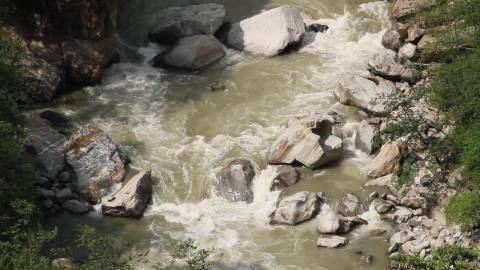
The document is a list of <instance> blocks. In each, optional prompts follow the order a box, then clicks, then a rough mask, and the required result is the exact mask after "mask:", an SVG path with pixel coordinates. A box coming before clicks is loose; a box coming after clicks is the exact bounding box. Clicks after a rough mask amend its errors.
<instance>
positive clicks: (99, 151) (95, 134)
mask: <svg viewBox="0 0 480 270" xmlns="http://www.w3.org/2000/svg"><path fill="white" fill-rule="evenodd" d="M66 160H67V163H68V164H69V165H70V166H72V169H73V171H74V172H75V174H76V176H77V179H76V182H75V183H74V185H75V188H76V191H77V192H78V193H80V194H82V195H85V196H86V199H88V200H91V201H93V202H99V200H100V198H101V197H102V196H103V195H105V194H106V193H107V192H108V189H109V188H110V186H111V185H112V184H113V183H119V182H121V181H123V179H124V178H125V176H126V164H127V162H128V157H127V155H126V154H124V153H123V152H122V151H121V150H120V147H119V146H118V145H117V144H115V143H114V142H113V141H112V139H111V138H110V137H109V136H108V135H107V134H105V133H104V132H103V131H101V130H100V129H98V128H94V127H91V126H84V127H81V128H79V129H78V130H77V131H76V132H75V133H74V134H72V136H71V137H70V138H69V139H68V142H67V149H66Z"/></svg>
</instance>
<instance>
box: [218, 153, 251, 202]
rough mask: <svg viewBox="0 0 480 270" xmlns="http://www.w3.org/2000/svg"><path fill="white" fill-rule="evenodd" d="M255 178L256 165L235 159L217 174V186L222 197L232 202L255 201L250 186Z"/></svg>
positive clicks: (246, 160)
mask: <svg viewBox="0 0 480 270" xmlns="http://www.w3.org/2000/svg"><path fill="white" fill-rule="evenodd" d="M254 177H255V165H254V164H253V162H252V161H250V160H248V159H241V158H238V159H233V160H232V161H230V162H228V164H227V165H226V166H225V167H224V168H223V169H222V170H221V171H220V172H218V173H217V176H216V180H217V181H216V185H217V189H218V192H219V194H220V196H222V197H223V198H225V199H227V200H228V201H231V202H238V201H246V202H248V203H250V202H252V201H253V192H252V190H251V189H250V184H251V182H252V180H253V178H254Z"/></svg>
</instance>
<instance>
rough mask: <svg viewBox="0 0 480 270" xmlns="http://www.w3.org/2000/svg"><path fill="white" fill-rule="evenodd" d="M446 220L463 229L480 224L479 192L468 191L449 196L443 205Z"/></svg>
mask: <svg viewBox="0 0 480 270" xmlns="http://www.w3.org/2000/svg"><path fill="white" fill-rule="evenodd" d="M444 211H445V216H446V218H447V221H449V222H452V223H456V224H461V225H462V227H463V228H465V229H472V228H475V227H477V226H479V225H480V192H479V191H470V192H464V193H460V194H458V195H456V196H454V197H451V198H450V199H449V200H448V202H447V203H446V204H445V206H444Z"/></svg>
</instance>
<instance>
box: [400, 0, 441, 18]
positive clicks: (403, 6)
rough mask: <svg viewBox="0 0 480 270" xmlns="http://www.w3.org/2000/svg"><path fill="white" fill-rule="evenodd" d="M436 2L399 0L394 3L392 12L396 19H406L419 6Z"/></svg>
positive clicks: (429, 0)
mask: <svg viewBox="0 0 480 270" xmlns="http://www.w3.org/2000/svg"><path fill="white" fill-rule="evenodd" d="M435 3H436V2H435V1H431V0H397V1H395V2H394V3H393V6H392V9H391V14H392V17H393V18H394V19H395V20H405V19H407V18H408V17H410V16H412V15H414V14H415V13H416V12H417V10H418V9H419V8H422V7H427V6H429V5H432V4H435Z"/></svg>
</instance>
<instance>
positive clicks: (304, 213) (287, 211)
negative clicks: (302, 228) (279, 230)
mask: <svg viewBox="0 0 480 270" xmlns="http://www.w3.org/2000/svg"><path fill="white" fill-rule="evenodd" d="M323 199H324V198H323V194H322V193H314V192H307V191H302V192H298V193H295V194H293V195H290V196H288V197H285V198H282V199H281V200H280V201H279V202H278V204H277V208H276V210H275V212H273V213H272V215H271V221H270V224H278V225H297V224H300V223H302V222H305V221H307V220H310V219H312V218H314V217H315V215H316V214H317V213H318V211H319V210H320V207H321V205H322V203H323Z"/></svg>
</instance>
